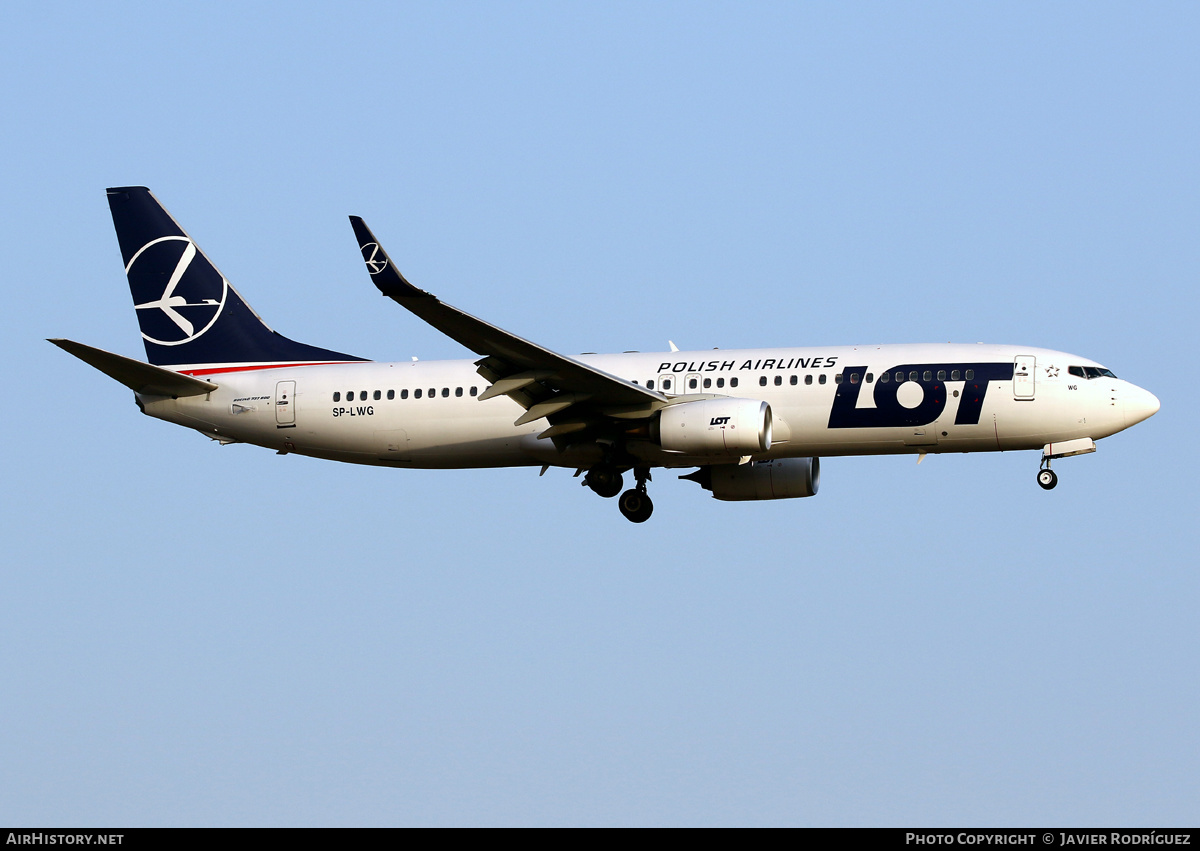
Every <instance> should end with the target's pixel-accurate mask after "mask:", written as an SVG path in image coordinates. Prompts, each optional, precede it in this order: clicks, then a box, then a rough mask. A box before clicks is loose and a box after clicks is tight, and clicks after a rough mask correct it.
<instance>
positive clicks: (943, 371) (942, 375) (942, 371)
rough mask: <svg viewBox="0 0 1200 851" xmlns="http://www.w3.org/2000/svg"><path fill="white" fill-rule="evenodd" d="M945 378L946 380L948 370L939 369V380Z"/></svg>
mask: <svg viewBox="0 0 1200 851" xmlns="http://www.w3.org/2000/svg"><path fill="white" fill-rule="evenodd" d="M945 380H946V370H944V369H939V370H938V381H945Z"/></svg>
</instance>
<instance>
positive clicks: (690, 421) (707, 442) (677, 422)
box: [656, 399, 771, 456]
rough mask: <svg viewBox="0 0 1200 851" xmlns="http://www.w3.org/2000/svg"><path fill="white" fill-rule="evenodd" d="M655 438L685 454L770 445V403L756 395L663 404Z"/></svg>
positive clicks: (746, 451)
mask: <svg viewBox="0 0 1200 851" xmlns="http://www.w3.org/2000/svg"><path fill="white" fill-rule="evenodd" d="M657 432H658V433H657V435H656V437H657V439H658V442H659V444H660V445H661V446H662V448H663V449H666V450H669V451H671V452H682V453H684V454H685V455H724V456H742V455H754V454H755V453H758V452H766V451H767V450H768V449H770V448H771V406H770V405H768V404H767V403H766V402H763V401H761V400H759V399H705V400H702V401H699V402H683V403H680V404H678V405H671V406H669V407H666V408H663V410H662V413H661V414H659V419H658V428H657Z"/></svg>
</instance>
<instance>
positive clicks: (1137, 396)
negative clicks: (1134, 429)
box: [1124, 386, 1158, 428]
mask: <svg viewBox="0 0 1200 851" xmlns="http://www.w3.org/2000/svg"><path fill="white" fill-rule="evenodd" d="M1124 396H1125V427H1126V428H1128V427H1129V426H1131V425H1134V424H1135V423H1140V422H1141V421H1142V420H1145V419H1149V418H1150V417H1152V416H1154V415H1155V414H1156V413H1158V397H1157V396H1155V395H1154V394H1153V393H1151V392H1150V391H1149V390H1143V389H1142V388H1140V387H1134V386H1131V387H1130V388H1129V392H1128V393H1126V394H1124Z"/></svg>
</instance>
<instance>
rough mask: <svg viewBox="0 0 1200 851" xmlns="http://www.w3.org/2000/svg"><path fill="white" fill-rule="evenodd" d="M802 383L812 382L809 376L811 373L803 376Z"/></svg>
mask: <svg viewBox="0 0 1200 851" xmlns="http://www.w3.org/2000/svg"><path fill="white" fill-rule="evenodd" d="M804 383H805V384H812V376H811V375H806V376H804Z"/></svg>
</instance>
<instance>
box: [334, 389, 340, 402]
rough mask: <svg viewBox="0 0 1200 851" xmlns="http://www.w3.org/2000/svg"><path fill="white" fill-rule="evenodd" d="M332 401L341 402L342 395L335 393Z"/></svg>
mask: <svg viewBox="0 0 1200 851" xmlns="http://www.w3.org/2000/svg"><path fill="white" fill-rule="evenodd" d="M333 401H335V402H340V401H342V394H341V393H340V392H337V391H335V392H334V394H333Z"/></svg>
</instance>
